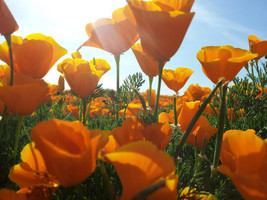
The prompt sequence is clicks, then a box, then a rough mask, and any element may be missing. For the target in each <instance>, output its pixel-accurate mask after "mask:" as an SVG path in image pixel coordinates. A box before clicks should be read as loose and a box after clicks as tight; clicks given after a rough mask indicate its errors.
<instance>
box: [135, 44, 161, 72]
mask: <svg viewBox="0 0 267 200" xmlns="http://www.w3.org/2000/svg"><path fill="white" fill-rule="evenodd" d="M132 51H133V53H134V55H135V57H136V59H137V62H138V64H139V66H140V67H141V69H142V71H143V72H144V73H145V74H146V75H148V76H157V75H158V74H159V69H158V62H157V61H155V60H154V59H153V57H151V56H149V55H147V54H146V53H145V52H144V51H143V49H142V46H141V43H137V44H134V45H133V46H132Z"/></svg>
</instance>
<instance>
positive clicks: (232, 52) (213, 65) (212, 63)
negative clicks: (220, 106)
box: [197, 45, 258, 84]
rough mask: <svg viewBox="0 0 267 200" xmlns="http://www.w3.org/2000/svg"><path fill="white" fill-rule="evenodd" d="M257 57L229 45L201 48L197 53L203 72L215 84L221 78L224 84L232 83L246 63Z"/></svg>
mask: <svg viewBox="0 0 267 200" xmlns="http://www.w3.org/2000/svg"><path fill="white" fill-rule="evenodd" d="M257 56H258V54H253V53H251V52H249V51H247V50H244V49H239V48H234V47H232V46H230V45H225V46H209V47H202V49H201V50H200V51H198V52H197V59H198V60H199V62H200V63H201V65H202V70H203V72H204V73H205V75H206V76H207V77H208V78H209V79H210V80H211V81H212V82H213V83H215V84H216V83H217V82H218V80H219V78H222V77H223V78H224V82H227V81H229V82H230V81H232V80H233V79H234V78H235V76H236V75H237V74H238V72H239V71H240V70H241V69H242V68H243V67H244V66H245V65H246V64H247V62H248V61H250V60H251V59H253V58H256V57H257Z"/></svg>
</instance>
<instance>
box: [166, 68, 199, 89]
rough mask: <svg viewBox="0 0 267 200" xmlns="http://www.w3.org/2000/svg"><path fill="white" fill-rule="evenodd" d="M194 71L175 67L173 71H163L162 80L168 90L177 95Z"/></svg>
mask: <svg viewBox="0 0 267 200" xmlns="http://www.w3.org/2000/svg"><path fill="white" fill-rule="evenodd" d="M193 72H194V71H193V70H191V69H189V68H186V67H177V68H176V69H175V70H172V69H163V72H162V80H163V82H164V83H165V84H166V85H167V87H168V88H170V89H171V90H173V91H175V93H177V92H178V91H179V90H180V89H181V88H182V87H183V86H184V85H185V83H186V81H187V80H188V79H189V78H190V76H191V75H192V73H193Z"/></svg>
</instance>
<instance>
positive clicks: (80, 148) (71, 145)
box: [31, 119, 108, 187]
mask: <svg viewBox="0 0 267 200" xmlns="http://www.w3.org/2000/svg"><path fill="white" fill-rule="evenodd" d="M31 137H32V140H33V141H34V142H35V144H36V148H37V149H38V150H39V151H40V152H41V154H42V156H43V159H44V162H45V165H46V167H47V170H48V172H49V173H50V174H52V175H54V176H56V177H57V178H58V180H59V182H60V183H61V185H62V186H64V187H67V186H71V185H76V184H78V183H80V182H82V181H84V180H85V179H86V178H87V177H88V176H90V174H91V173H93V171H94V170H95V167H96V159H97V155H98V152H99V150H100V149H101V148H103V147H104V146H105V144H106V143H107V142H108V138H107V137H104V134H103V135H101V134H96V133H91V132H90V131H89V130H88V129H87V128H86V127H85V126H83V124H82V123H80V122H78V121H76V122H68V121H63V120H57V119H54V120H49V121H44V122H41V123H39V124H38V125H37V126H35V127H34V128H33V129H32V131H31Z"/></svg>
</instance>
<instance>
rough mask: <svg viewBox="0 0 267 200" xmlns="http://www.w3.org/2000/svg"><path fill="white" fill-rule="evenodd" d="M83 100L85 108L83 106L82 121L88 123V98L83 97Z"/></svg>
mask: <svg viewBox="0 0 267 200" xmlns="http://www.w3.org/2000/svg"><path fill="white" fill-rule="evenodd" d="M82 102H83V108H82V112H83V114H82V122H83V125H85V124H86V106H87V101H86V98H82Z"/></svg>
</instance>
